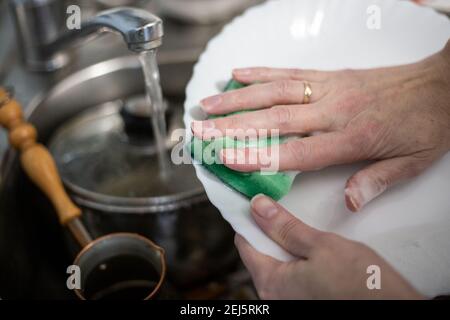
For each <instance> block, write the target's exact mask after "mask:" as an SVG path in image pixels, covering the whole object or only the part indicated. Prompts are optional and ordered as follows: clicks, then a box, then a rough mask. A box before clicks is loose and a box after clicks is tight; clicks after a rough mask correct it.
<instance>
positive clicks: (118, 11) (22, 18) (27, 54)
mask: <svg viewBox="0 0 450 320" xmlns="http://www.w3.org/2000/svg"><path fill="white" fill-rule="evenodd" d="M10 7H11V10H12V12H13V16H14V18H15V22H16V27H17V33H18V34H17V35H18V38H19V39H20V43H21V49H22V53H23V57H24V60H25V64H26V66H27V67H28V68H29V69H31V70H33V71H54V70H57V69H59V68H61V67H63V66H65V65H66V64H67V63H68V61H69V57H68V55H67V53H64V49H67V48H68V47H69V46H70V45H72V44H74V43H76V42H77V41H78V40H81V39H86V38H87V37H89V36H92V35H96V34H99V33H101V32H105V31H106V32H115V33H119V34H120V35H122V37H123V40H124V41H125V43H126V44H127V46H128V49H129V50H131V51H134V52H142V51H147V50H152V49H155V48H157V47H159V46H160V45H161V42H162V37H163V34H164V32H163V25H162V21H161V19H160V18H158V17H157V16H155V15H153V14H151V13H149V12H147V11H145V10H142V9H136V8H130V7H118V8H114V9H110V10H106V11H102V12H100V13H98V14H97V15H96V16H94V17H92V18H90V19H88V20H87V21H84V22H82V23H81V28H80V29H73V30H68V28H67V27H66V18H67V15H66V10H67V8H66V3H65V1H61V0H10ZM61 30H65V31H62V32H61Z"/></svg>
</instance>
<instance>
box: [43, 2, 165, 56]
mask: <svg viewBox="0 0 450 320" xmlns="http://www.w3.org/2000/svg"><path fill="white" fill-rule="evenodd" d="M102 32H115V33H119V34H120V35H121V36H122V37H123V40H124V41H125V43H126V45H127V46H128V49H130V50H131V51H134V52H142V51H148V50H152V49H155V48H157V47H159V46H160V45H161V43H162V37H163V35H164V31H163V23H162V20H161V19H160V18H159V17H157V16H155V15H153V14H151V13H150V12H148V11H145V10H142V9H136V8H130V7H120V8H114V9H110V10H106V11H102V12H100V13H99V14H97V15H96V16H94V17H92V18H91V19H89V20H87V21H85V22H84V23H82V25H81V29H79V30H76V29H75V30H70V31H66V32H65V33H63V34H62V35H61V36H60V37H59V38H57V39H56V40H55V41H54V42H53V43H51V44H49V46H48V49H47V50H48V53H49V54H53V53H56V52H58V51H60V50H62V49H64V48H66V47H67V46H70V45H71V43H72V42H74V41H76V40H78V39H84V38H86V37H88V36H90V35H95V34H98V33H102Z"/></svg>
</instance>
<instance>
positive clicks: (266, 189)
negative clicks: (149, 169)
mask: <svg viewBox="0 0 450 320" xmlns="http://www.w3.org/2000/svg"><path fill="white" fill-rule="evenodd" d="M244 86H245V85H243V84H241V83H239V82H237V81H235V80H231V81H229V82H228V84H227V85H226V87H225V89H224V91H230V90H235V89H239V88H243V87H244ZM242 112H249V111H238V112H234V113H231V114H236V113H242ZM231 114H228V115H231ZM228 115H227V116H228ZM215 117H216V116H211V117H210V118H215ZM272 143H279V141H277V142H274V141H272V140H271V139H270V138H267V139H259V140H258V141H253V142H252V141H240V140H234V139H232V138H229V137H223V138H217V139H214V140H211V141H203V140H200V139H198V138H196V137H194V138H192V141H191V144H190V150H191V155H192V157H193V158H194V159H195V160H197V161H199V162H200V163H201V164H202V165H203V166H204V167H205V168H206V169H208V170H209V171H210V172H212V173H213V174H215V175H216V176H217V177H218V178H219V179H220V180H221V181H223V182H224V183H226V184H227V185H229V186H230V187H232V188H234V189H235V190H237V191H239V192H240V193H242V194H243V195H245V196H247V197H248V198H252V197H254V196H255V195H257V194H260V193H262V194H265V195H267V196H269V197H271V198H272V199H274V200H279V199H281V198H282V197H283V196H285V195H286V194H287V193H288V192H289V190H290V189H291V186H292V181H293V180H294V177H293V175H291V174H288V173H283V172H277V173H273V174H270V175H267V174H261V172H259V171H256V172H250V173H247V172H238V171H234V170H231V169H230V168H228V167H226V166H225V165H223V164H221V163H220V161H218V158H217V157H218V154H219V152H220V150H221V149H223V148H244V147H251V146H258V147H261V146H270V144H272Z"/></svg>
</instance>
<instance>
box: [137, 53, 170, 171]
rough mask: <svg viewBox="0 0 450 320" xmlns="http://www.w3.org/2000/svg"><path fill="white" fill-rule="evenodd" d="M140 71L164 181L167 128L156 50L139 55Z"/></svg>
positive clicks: (168, 165)
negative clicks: (143, 79)
mask: <svg viewBox="0 0 450 320" xmlns="http://www.w3.org/2000/svg"><path fill="white" fill-rule="evenodd" d="M139 60H140V62H141V65H142V71H143V73H144V78H145V89H146V92H147V101H148V103H149V107H150V108H151V110H150V111H151V112H150V114H151V121H152V127H153V134H154V136H155V142H156V148H157V154H158V162H159V167H160V177H161V178H162V179H166V178H167V177H168V175H169V169H170V162H169V157H168V152H167V148H166V139H167V128H166V118H165V111H166V110H165V108H164V103H163V96H162V90H161V84H160V80H159V69H158V63H157V61H156V50H150V51H144V52H142V53H141V54H140V55H139Z"/></svg>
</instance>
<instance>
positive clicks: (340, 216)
mask: <svg viewBox="0 0 450 320" xmlns="http://www.w3.org/2000/svg"><path fill="white" fill-rule="evenodd" d="M373 5H375V6H376V7H373ZM374 8H375V11H377V10H379V13H380V18H381V20H380V21H381V25H380V28H379V29H371V28H368V26H367V21H368V18H369V15H370V13H373V12H374V11H372V10H374ZM368 11H369V12H370V13H368ZM372 21H373V20H372ZM372 26H373V24H372ZM449 37H450V22H449V20H448V19H447V18H446V17H445V16H443V15H440V14H437V13H436V12H434V11H433V10H432V9H430V8H424V7H419V6H417V5H414V4H412V3H410V2H406V1H395V0H383V1H375V0H314V1H311V0H291V1H289V0H283V1H269V2H267V3H265V4H263V5H260V6H257V7H254V8H251V9H249V10H248V11H247V12H246V13H245V14H244V15H242V16H241V17H238V18H236V19H235V20H234V21H233V22H232V23H230V24H229V25H228V26H226V27H225V28H224V30H223V31H222V32H221V33H220V34H219V35H218V36H217V37H215V38H214V39H213V40H212V41H211V42H210V43H209V45H208V47H207V49H206V51H205V52H204V53H203V55H202V56H201V58H200V60H199V62H198V63H197V65H196V66H195V69H194V75H193V77H192V79H191V81H190V83H189V85H188V87H187V98H186V102H185V116H184V121H185V124H186V127H188V128H189V126H190V122H191V121H192V120H193V119H194V118H195V119H198V118H201V117H202V116H204V115H203V114H202V113H201V112H199V109H198V102H199V101H200V100H201V99H202V98H204V97H206V96H208V95H212V94H216V93H218V92H219V89H220V86H219V85H218V84H220V83H223V82H225V81H227V80H228V79H229V78H230V75H231V70H232V69H233V68H236V67H245V66H271V67H298V68H313V69H321V70H330V69H342V68H371V67H380V66H389V65H397V64H405V63H411V62H415V61H417V60H420V59H422V58H424V57H427V56H429V55H431V54H433V53H435V52H437V51H439V50H440V49H442V48H443V47H444V45H445V43H446V42H447V40H448V39H449ZM190 138H191V136H190V132H188V133H187V139H188V140H187V141H189V140H190ZM360 167H361V164H357V165H350V166H339V167H333V168H328V169H325V170H321V171H317V172H310V173H302V174H300V175H298V176H297V178H296V180H295V182H294V186H293V188H292V190H291V192H290V193H289V194H288V195H287V196H286V197H285V198H283V199H282V200H281V201H280V202H281V204H283V205H284V206H286V207H287V208H288V209H289V210H291V212H293V213H294V214H296V216H298V217H299V218H300V219H302V220H303V221H305V222H306V223H308V224H310V225H312V226H314V227H316V228H319V229H323V230H330V231H334V232H336V233H339V234H341V235H343V236H346V237H348V238H351V239H356V240H359V241H362V242H365V243H367V244H369V245H371V246H372V247H373V248H375V249H376V250H377V251H378V252H379V253H380V254H381V255H382V256H384V257H385V258H386V259H387V260H388V261H389V262H390V263H392V264H393V265H394V266H395V267H396V268H397V269H398V270H399V271H400V272H401V273H402V274H403V275H404V276H405V277H406V278H407V279H408V280H409V281H411V282H412V283H413V284H414V285H415V286H416V287H417V288H418V289H419V290H420V291H422V292H423V293H425V294H429V295H435V294H438V293H443V292H450V250H449V247H450V197H449V190H450V154H447V155H446V156H445V157H444V159H442V160H441V161H439V162H438V163H436V164H435V165H434V166H433V167H432V168H431V169H430V170H428V171H427V172H426V173H425V174H423V175H421V176H420V177H419V178H417V179H415V180H413V181H411V182H409V183H406V184H403V185H400V186H397V187H396V188H394V189H392V190H389V191H388V192H387V193H386V194H384V195H382V196H381V197H379V198H378V199H376V200H375V201H374V202H373V203H371V204H370V205H368V206H367V207H366V208H365V209H364V210H362V212H360V213H358V214H353V213H350V212H349V211H348V210H347V209H346V207H345V204H344V191H343V189H344V185H345V182H346V180H347V179H348V177H349V176H350V175H351V174H352V173H354V172H355V171H356V170H357V169H358V168H360ZM196 171H197V176H198V178H199V179H200V181H201V182H202V183H203V185H204V187H205V189H206V192H207V194H208V197H209V199H210V200H211V202H212V203H213V204H214V205H215V206H216V207H217V208H218V209H219V210H220V212H221V213H222V215H223V217H224V218H225V219H226V220H227V221H228V222H229V223H230V224H231V225H232V226H233V228H234V229H235V230H236V232H239V233H240V234H242V235H243V236H244V237H245V238H246V239H247V240H248V241H249V242H250V243H251V244H252V245H253V246H254V247H255V248H257V249H258V250H259V251H261V252H263V253H265V254H268V255H271V256H273V257H275V258H277V259H280V260H289V259H290V258H291V257H290V255H289V254H288V253H287V252H285V251H284V250H283V249H282V248H280V247H279V246H278V245H277V244H275V243H274V242H273V241H271V240H270V239H269V238H268V237H267V236H265V235H264V233H263V232H262V231H261V230H260V229H259V228H258V227H257V226H256V225H255V223H254V222H253V220H252V219H251V217H250V215H249V202H248V200H247V199H246V198H245V197H243V196H242V195H240V194H238V193H237V192H235V191H233V190H231V189H230V188H228V187H226V186H225V185H224V184H223V183H221V182H220V181H219V180H218V179H217V178H216V177H215V176H214V175H212V174H210V173H209V172H208V171H207V170H205V169H204V168H203V167H201V166H198V165H196Z"/></svg>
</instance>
